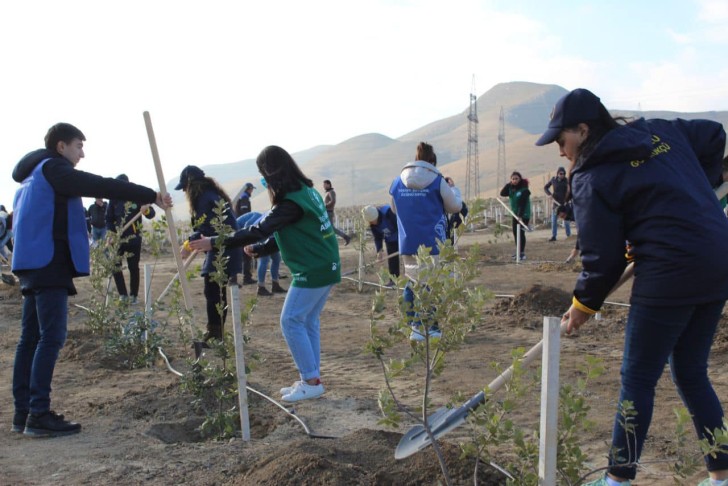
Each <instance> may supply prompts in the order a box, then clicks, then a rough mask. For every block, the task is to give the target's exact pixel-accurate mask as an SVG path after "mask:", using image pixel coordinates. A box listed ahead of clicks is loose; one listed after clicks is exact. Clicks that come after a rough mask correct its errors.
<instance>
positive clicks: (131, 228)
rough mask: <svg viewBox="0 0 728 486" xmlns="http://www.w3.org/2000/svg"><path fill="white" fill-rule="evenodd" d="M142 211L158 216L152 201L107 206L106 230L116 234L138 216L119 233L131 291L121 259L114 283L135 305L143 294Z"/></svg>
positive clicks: (117, 201)
mask: <svg viewBox="0 0 728 486" xmlns="http://www.w3.org/2000/svg"><path fill="white" fill-rule="evenodd" d="M116 178H117V179H119V180H121V181H124V182H129V177H127V175H126V174H119V175H118V176H116ZM139 213H141V214H142V216H144V217H145V218H147V219H152V218H154V216H155V215H156V213H155V212H154V208H153V207H151V206H150V205H149V204H144V205H139V204H137V203H135V202H133V201H123V200H120V199H112V200H111V201H109V206H108V208H107V209H106V229H107V230H108V231H110V232H112V233H116V232H117V231H119V230H120V229H122V228H124V227H125V226H127V224H128V223H129V222H130V221H131V220H133V219H134V218H136V220H135V221H134V222H133V223H131V224H129V225H128V227H127V228H126V229H125V230H124V231H123V232H122V233H121V235H120V236H119V238H121V240H122V242H121V245H119V252H118V255H119V257H120V258H123V257H124V256H126V265H127V267H128V269H129V292H128V293H127V289H126V283H125V282H124V273H123V272H122V271H121V261H120V262H119V264H118V266H117V270H116V272H114V283H115V284H116V290H117V292H119V296H120V297H121V299H122V300H129V301H130V302H131V303H132V304H136V303H137V302H138V296H139V260H140V259H141V256H142V222H141V218H140V217H137V215H138V214H139Z"/></svg>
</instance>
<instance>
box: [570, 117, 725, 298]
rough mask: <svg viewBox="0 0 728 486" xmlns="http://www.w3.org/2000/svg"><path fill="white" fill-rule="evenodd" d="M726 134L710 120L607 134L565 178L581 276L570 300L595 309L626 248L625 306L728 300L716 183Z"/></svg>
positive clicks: (642, 124)
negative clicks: (631, 276)
mask: <svg viewBox="0 0 728 486" xmlns="http://www.w3.org/2000/svg"><path fill="white" fill-rule="evenodd" d="M725 137H726V135H725V131H724V130H723V126H722V125H721V124H719V123H716V122H712V121H707V120H692V121H687V120H680V119H678V120H673V121H667V120H658V119H655V120H644V119H639V120H637V121H634V122H632V123H630V124H628V125H626V126H622V127H620V128H617V129H615V130H612V131H610V132H609V133H607V134H606V135H605V136H604V138H603V139H602V140H601V141H600V142H599V143H598V145H597V146H596V147H595V148H594V150H593V152H592V153H591V154H589V155H587V156H586V158H585V159H584V160H580V161H579V162H578V164H577V165H576V167H575V168H574V169H573V170H572V174H571V178H572V191H573V196H574V210H575V217H576V221H577V222H578V223H579V243H580V245H581V251H582V263H583V266H584V270H583V271H582V273H581V275H580V276H579V278H578V281H577V284H576V288H575V290H574V297H575V298H576V300H577V301H578V302H579V303H581V304H582V305H584V306H586V307H588V308H589V309H592V310H595V311H596V310H599V308H600V307H601V305H602V303H603V302H604V299H605V298H606V296H607V294H608V292H609V290H610V289H611V288H612V286H614V284H615V283H616V282H617V280H618V278H619V276H620V275H621V273H622V271H623V270H624V268H625V266H626V262H625V257H624V253H625V242H626V241H628V242H629V243H630V244H631V245H632V253H633V255H634V257H635V280H634V284H633V288H632V302H633V303H639V304H644V305H652V306H660V307H662V306H677V305H692V304H701V303H706V302H712V301H715V300H722V299H726V298H728V258H725V249H726V242H728V220H726V217H725V215H724V214H723V212H722V210H721V207H720V205H719V203H718V200H717V198H716V197H715V195H714V193H713V191H712V188H713V187H716V186H717V185H719V184H720V183H721V182H722V176H721V173H722V168H721V161H722V159H723V154H724V150H725Z"/></svg>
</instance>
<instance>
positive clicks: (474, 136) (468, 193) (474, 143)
mask: <svg viewBox="0 0 728 486" xmlns="http://www.w3.org/2000/svg"><path fill="white" fill-rule="evenodd" d="M479 196H480V167H479V163H478V97H477V96H476V95H475V75H473V86H472V89H471V92H470V111H469V112H468V159H467V165H466V174H465V200H466V201H472V200H474V199H477V198H478V197H479Z"/></svg>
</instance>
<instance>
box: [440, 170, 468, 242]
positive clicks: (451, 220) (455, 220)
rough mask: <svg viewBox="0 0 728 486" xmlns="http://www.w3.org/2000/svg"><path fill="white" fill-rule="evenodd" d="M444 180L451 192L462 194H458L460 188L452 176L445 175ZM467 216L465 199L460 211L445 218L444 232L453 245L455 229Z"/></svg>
mask: <svg viewBox="0 0 728 486" xmlns="http://www.w3.org/2000/svg"><path fill="white" fill-rule="evenodd" d="M445 182H447V185H448V186H450V188H451V189H452V190H453V192H457V194H458V196H460V197H461V198H462V196H461V195H460V189H458V188H457V187H456V186H455V181H454V180H453V178H452V177H445ZM467 217H468V206H467V204H465V201H463V207H462V209H460V212H457V213H452V214H450V216H449V217H448V218H447V230H445V234H446V235H447V238H448V239H449V240H450V242H451V243H452V244H453V245H454V244H455V230H456V229H458V228H459V227H460V225H461V224H463V218H467Z"/></svg>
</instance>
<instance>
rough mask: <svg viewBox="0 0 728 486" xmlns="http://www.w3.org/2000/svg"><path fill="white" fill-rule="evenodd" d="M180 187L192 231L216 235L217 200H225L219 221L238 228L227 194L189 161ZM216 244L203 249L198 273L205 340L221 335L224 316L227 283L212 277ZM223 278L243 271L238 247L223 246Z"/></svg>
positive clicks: (183, 171) (178, 188) (229, 278)
mask: <svg viewBox="0 0 728 486" xmlns="http://www.w3.org/2000/svg"><path fill="white" fill-rule="evenodd" d="M175 189H177V190H180V189H181V190H183V191H184V192H185V196H186V197H187V202H188V203H189V205H190V217H191V219H192V229H193V230H195V235H196V236H199V235H202V236H216V235H217V230H216V228H215V226H214V224H213V222H214V221H215V220H216V219H218V218H219V216H218V215H217V214H216V211H215V210H216V208H217V207H218V206H219V205H220V201H224V211H223V213H222V221H220V222H221V223H222V224H224V225H226V226H229V227H230V228H232V229H233V230H236V229H237V228H238V225H237V223H236V222H235V215H234V214H233V211H232V204H231V202H230V196H228V195H227V193H226V192H225V190H223V188H222V187H220V185H219V184H218V183H217V182H215V180H214V179H212V178H210V177H206V176H205V173H204V172H203V171H202V169H200V168H199V167H197V166H194V165H188V166H187V167H185V168H184V169H183V170H182V173H181V174H180V178H179V184H177V187H175ZM217 248H218V247H217V246H214V247H210V248H208V249H207V250H206V252H207V253H206V254H205V262H204V263H203V264H202V272H201V275H202V277H203V279H204V285H205V300H206V301H207V305H206V309H207V332H206V333H205V341H207V340H209V339H222V338H223V336H224V333H223V324H224V323H225V318H226V317H227V284H223V285H220V284H219V283H218V281H219V279H215V278H213V273H215V271H216V269H215V259H216V257H217V252H218V250H217ZM224 256H225V258H226V262H225V274H226V275H225V281H226V282H227V281H230V280H233V281H234V280H236V275H237V274H239V273H240V272H241V271H242V265H243V263H242V262H243V253H242V251H241V250H240V248H233V247H230V246H227V245H226V246H225V249H224ZM220 303H222V308H223V311H222V315H220V311H219V310H218V304H220Z"/></svg>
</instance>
